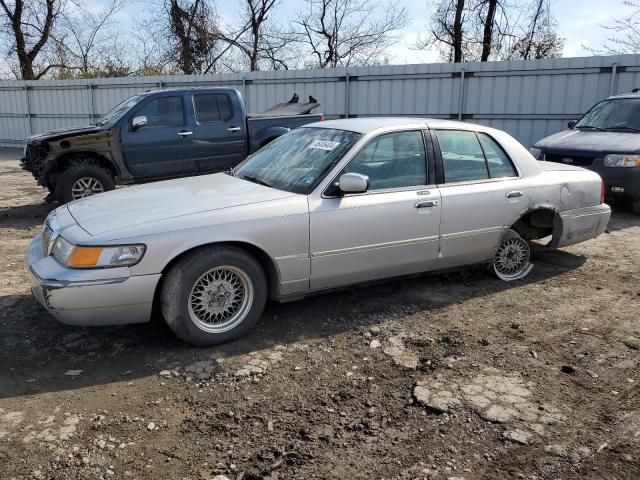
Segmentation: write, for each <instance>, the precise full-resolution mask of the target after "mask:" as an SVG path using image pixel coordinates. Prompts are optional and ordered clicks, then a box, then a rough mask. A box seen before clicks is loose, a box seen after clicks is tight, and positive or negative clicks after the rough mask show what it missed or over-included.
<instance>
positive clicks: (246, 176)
mask: <svg viewBox="0 0 640 480" xmlns="http://www.w3.org/2000/svg"><path fill="white" fill-rule="evenodd" d="M240 178H244V179H245V180H248V181H250V182H253V183H257V184H258V185H264V186H265V187H271V184H270V183H269V182H265V181H264V180H260V179H259V178H256V177H252V176H251V175H242V176H241V177H240Z"/></svg>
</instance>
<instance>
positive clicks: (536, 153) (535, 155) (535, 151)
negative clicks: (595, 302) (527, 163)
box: [529, 147, 543, 160]
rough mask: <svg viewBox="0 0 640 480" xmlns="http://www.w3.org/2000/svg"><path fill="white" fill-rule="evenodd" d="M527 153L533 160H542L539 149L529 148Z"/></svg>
mask: <svg viewBox="0 0 640 480" xmlns="http://www.w3.org/2000/svg"><path fill="white" fill-rule="evenodd" d="M529 153H531V155H533V158H535V159H536V160H543V159H542V158H540V157H541V156H542V155H541V154H542V149H541V148H536V147H531V148H529Z"/></svg>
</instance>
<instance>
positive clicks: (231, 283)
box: [160, 247, 267, 347]
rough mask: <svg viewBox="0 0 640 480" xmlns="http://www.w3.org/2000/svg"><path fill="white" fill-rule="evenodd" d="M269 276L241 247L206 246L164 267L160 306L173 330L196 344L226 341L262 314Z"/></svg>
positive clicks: (240, 333)
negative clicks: (168, 268)
mask: <svg viewBox="0 0 640 480" xmlns="http://www.w3.org/2000/svg"><path fill="white" fill-rule="evenodd" d="M266 300H267V280H266V277H265V274H264V271H263V270H262V267H261V266H260V264H259V263H258V262H257V261H256V260H255V259H254V258H253V257H252V256H251V255H249V254H248V253H246V252H245V251H244V250H241V249H238V248H233V247H206V248H202V249H200V250H197V251H196V252H194V253H192V254H189V255H187V256H186V257H185V258H184V259H182V260H181V261H179V262H178V263H177V264H176V265H175V266H174V267H173V268H171V270H170V271H169V272H168V273H167V276H166V278H165V279H164V282H163V285H162V290H161V293H160V307H161V310H162V315H163V316H164V318H165V321H166V322H167V325H169V327H170V328H171V330H173V332H174V333H175V334H176V335H177V336H178V337H180V338H181V339H182V340H184V341H186V342H187V343H190V344H192V345H195V346H200V347H204V346H210V345H218V344H221V343H226V342H229V341H231V340H234V339H235V338H238V337H239V336H241V335H244V334H245V333H246V332H247V331H248V330H249V329H250V328H251V327H252V326H253V325H254V324H255V323H256V322H257V321H258V319H259V318H260V316H261V315H262V311H263V310H264V305H265V303H266Z"/></svg>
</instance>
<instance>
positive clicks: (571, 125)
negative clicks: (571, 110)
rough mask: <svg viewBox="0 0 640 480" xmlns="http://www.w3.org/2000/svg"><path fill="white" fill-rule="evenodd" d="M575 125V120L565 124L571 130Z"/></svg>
mask: <svg viewBox="0 0 640 480" xmlns="http://www.w3.org/2000/svg"><path fill="white" fill-rule="evenodd" d="M576 123H578V122H576V121H575V120H569V122H567V127H569V128H573V127H575V126H576Z"/></svg>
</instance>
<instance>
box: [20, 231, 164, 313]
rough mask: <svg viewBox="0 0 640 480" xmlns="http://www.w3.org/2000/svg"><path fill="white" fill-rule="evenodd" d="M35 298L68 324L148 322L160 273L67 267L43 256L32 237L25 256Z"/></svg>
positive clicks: (122, 269) (35, 239)
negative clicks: (132, 274)
mask: <svg viewBox="0 0 640 480" xmlns="http://www.w3.org/2000/svg"><path fill="white" fill-rule="evenodd" d="M26 266H27V272H28V274H29V279H30V281H31V291H32V292H33V295H34V297H35V298H36V299H37V300H38V302H39V303H40V304H42V306H44V307H45V308H46V309H47V310H48V311H49V313H51V315H53V316H54V317H55V318H56V319H58V320H59V321H61V322H62V323H66V324H69V325H85V326H90V325H121V324H128V323H142V322H147V321H149V319H150V318H151V308H152V305H153V297H154V294H155V289H156V286H157V284H158V281H159V280H160V274H155V275H138V276H131V275H130V274H129V269H128V268H117V269H86V270H78V269H70V268H67V267H64V266H63V265H61V264H60V263H59V262H58V261H57V260H56V259H55V258H54V257H52V256H47V257H45V256H44V254H43V249H42V238H41V236H40V235H38V236H37V237H35V238H34V239H33V240H32V242H31V244H30V245H29V252H28V254H27V258H26Z"/></svg>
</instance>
